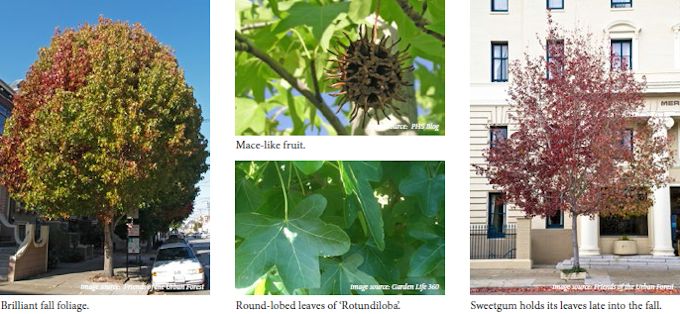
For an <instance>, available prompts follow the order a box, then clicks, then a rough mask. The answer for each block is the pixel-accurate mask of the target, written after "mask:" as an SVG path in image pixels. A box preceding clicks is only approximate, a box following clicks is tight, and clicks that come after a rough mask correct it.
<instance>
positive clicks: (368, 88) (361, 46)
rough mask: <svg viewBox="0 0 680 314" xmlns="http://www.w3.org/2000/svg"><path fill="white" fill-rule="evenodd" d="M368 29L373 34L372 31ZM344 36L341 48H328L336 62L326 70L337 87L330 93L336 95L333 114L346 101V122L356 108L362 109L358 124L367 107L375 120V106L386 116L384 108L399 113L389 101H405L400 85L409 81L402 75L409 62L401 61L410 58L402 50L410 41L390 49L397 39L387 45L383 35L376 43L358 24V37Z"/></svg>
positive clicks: (355, 111) (352, 118) (364, 123)
mask: <svg viewBox="0 0 680 314" xmlns="http://www.w3.org/2000/svg"><path fill="white" fill-rule="evenodd" d="M372 33H374V34H375V31H373V32H372ZM374 36H375V35H374ZM345 37H347V39H348V40H349V45H345V44H343V43H342V42H340V43H339V44H340V46H342V48H344V49H345V51H337V52H333V51H330V53H332V54H333V55H335V56H336V58H337V59H335V60H332V61H334V62H336V66H334V67H333V68H332V69H331V70H330V71H329V73H328V75H329V77H330V78H332V79H335V80H336V82H335V83H334V84H332V85H331V87H333V88H340V90H339V91H338V92H336V93H331V94H330V95H332V96H340V98H339V108H338V110H337V112H336V114H337V113H338V112H340V110H342V107H343V106H344V104H345V103H346V102H348V101H349V102H350V103H351V104H352V111H351V113H350V122H352V121H353V120H354V119H355V118H356V117H357V115H358V113H359V108H361V109H363V110H362V112H363V117H362V127H365V126H366V115H367V114H368V112H369V109H373V117H375V120H376V121H378V124H380V119H379V118H378V110H380V111H381V112H382V113H383V115H384V116H385V117H386V118H387V119H388V120H389V119H390V117H389V116H388V115H387V113H386V112H385V109H391V110H392V111H394V112H396V113H399V108H397V107H396V106H394V105H393V102H394V101H395V100H397V101H405V99H404V98H403V96H402V95H401V94H400V90H401V88H402V86H412V85H413V84H411V83H410V82H409V81H408V80H406V79H405V78H404V74H405V73H406V71H413V66H411V65H406V66H402V63H403V62H404V61H406V60H409V59H410V57H409V56H408V54H407V53H406V51H407V50H408V48H409V47H410V45H409V46H407V47H406V48H405V49H404V50H401V51H396V52H393V48H394V47H395V46H396V45H397V44H398V43H399V40H397V41H395V42H393V43H391V44H389V45H388V44H387V42H388V41H390V40H389V39H390V37H389V36H385V35H383V36H382V38H380V40H378V41H377V43H376V42H375V40H373V39H371V38H370V34H368V32H367V31H366V27H363V28H362V27H360V28H359V39H357V40H355V41H352V40H351V39H350V38H349V35H347V33H345Z"/></svg>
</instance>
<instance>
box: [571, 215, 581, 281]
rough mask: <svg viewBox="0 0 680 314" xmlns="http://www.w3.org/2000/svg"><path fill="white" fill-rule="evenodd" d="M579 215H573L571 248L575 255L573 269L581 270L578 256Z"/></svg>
mask: <svg viewBox="0 0 680 314" xmlns="http://www.w3.org/2000/svg"><path fill="white" fill-rule="evenodd" d="M577 218H578V215H577V214H575V213H573V212H572V213H571V246H572V248H573V250H574V251H573V254H574V266H573V268H581V262H580V259H579V255H578V227H577V226H578V219H577Z"/></svg>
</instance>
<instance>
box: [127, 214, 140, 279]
mask: <svg viewBox="0 0 680 314" xmlns="http://www.w3.org/2000/svg"><path fill="white" fill-rule="evenodd" d="M138 219H139V209H134V210H130V211H129V212H128V217H127V241H126V242H127V243H126V244H127V250H126V254H125V276H126V277H127V278H130V271H129V268H130V254H137V264H138V265H137V266H138V267H139V269H140V270H141V265H139V257H140V254H141V252H142V250H141V247H140V244H139V223H138V222H137V221H136V220H138ZM135 222H137V223H135Z"/></svg>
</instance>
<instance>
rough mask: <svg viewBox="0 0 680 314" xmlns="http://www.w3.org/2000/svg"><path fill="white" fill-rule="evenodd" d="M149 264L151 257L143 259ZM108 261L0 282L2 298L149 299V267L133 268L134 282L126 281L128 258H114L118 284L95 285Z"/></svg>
mask: <svg viewBox="0 0 680 314" xmlns="http://www.w3.org/2000/svg"><path fill="white" fill-rule="evenodd" d="M142 260H143V261H146V262H147V263H148V260H149V258H148V256H145V255H142ZM103 265H104V257H103V256H98V257H95V258H93V259H90V260H87V261H83V262H79V263H60V264H59V265H58V266H57V268H56V269H52V270H50V271H48V272H47V273H44V274H41V275H37V276H34V277H32V278H30V279H24V280H20V281H16V282H14V283H9V282H7V281H5V282H0V294H65V295H79V294H88V295H109V294H112V295H146V294H148V293H149V290H150V289H151V285H150V284H149V283H148V282H147V280H148V278H149V275H148V272H149V269H148V266H142V267H141V272H140V268H139V267H136V266H133V267H130V268H129V272H130V279H129V280H127V281H125V280H124V279H123V278H125V254H124V253H117V254H116V255H115V256H114V266H115V268H114V274H115V275H116V276H118V278H120V279H118V280H109V281H107V282H95V281H93V278H95V277H96V276H97V275H98V274H100V273H101V272H102V269H103Z"/></svg>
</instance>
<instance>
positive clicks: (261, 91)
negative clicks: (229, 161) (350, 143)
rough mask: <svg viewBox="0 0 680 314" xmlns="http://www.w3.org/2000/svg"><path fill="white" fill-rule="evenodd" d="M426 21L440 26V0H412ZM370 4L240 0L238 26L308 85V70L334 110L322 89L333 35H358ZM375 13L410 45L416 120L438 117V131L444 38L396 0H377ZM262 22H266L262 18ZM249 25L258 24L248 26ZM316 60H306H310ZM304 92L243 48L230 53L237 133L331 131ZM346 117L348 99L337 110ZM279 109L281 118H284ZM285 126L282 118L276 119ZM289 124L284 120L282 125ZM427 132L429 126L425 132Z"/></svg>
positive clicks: (335, 39) (341, 37)
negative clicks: (423, 27)
mask: <svg viewBox="0 0 680 314" xmlns="http://www.w3.org/2000/svg"><path fill="white" fill-rule="evenodd" d="M425 2H426V5H427V8H426V10H425V11H424V13H423V17H424V18H425V19H427V20H428V21H429V22H430V23H429V24H428V25H427V26H426V28H428V29H430V30H432V31H435V32H437V33H439V34H444V24H445V17H444V0H426V1H422V0H410V1H409V3H410V4H411V6H412V7H413V9H414V10H415V11H417V12H418V13H421V10H422V8H423V5H424V4H425ZM375 9H376V1H373V0H355V1H331V0H318V1H301V0H292V1H278V0H263V1H248V0H238V1H237V4H236V10H237V30H242V31H241V34H242V35H243V36H245V37H247V38H248V39H249V40H250V41H252V42H253V44H254V45H255V46H256V47H257V48H258V49H260V50H262V51H264V52H265V53H267V54H268V55H270V56H272V57H273V58H275V59H276V60H277V61H278V62H279V63H280V64H281V65H282V66H283V67H284V68H285V69H286V70H287V71H288V72H290V73H291V74H293V76H294V77H295V78H297V79H299V80H300V81H302V82H303V83H304V84H305V85H307V86H308V87H309V89H310V90H313V88H312V86H313V79H312V71H311V70H310V66H312V65H313V66H315V67H316V68H315V70H316V71H315V73H316V76H317V77H316V79H317V80H319V87H320V92H321V93H322V94H323V95H324V96H325V97H324V99H326V103H328V104H329V105H330V106H331V109H332V110H333V112H335V110H336V108H337V105H339V104H332V102H333V99H332V98H331V97H327V96H326V95H327V93H328V92H333V91H335V89H334V88H331V87H330V86H329V85H330V83H331V82H330V81H328V80H325V79H324V76H325V75H324V72H325V71H326V69H329V68H330V67H331V62H330V61H329V59H331V58H332V57H333V56H332V55H331V54H330V53H328V50H329V49H331V50H337V48H338V47H339V45H338V42H339V41H342V42H344V43H345V44H347V43H348V41H347V39H346V38H345V36H344V35H343V33H347V34H348V35H349V37H350V38H352V39H356V38H358V30H357V28H358V25H362V24H365V23H366V22H365V18H366V17H367V16H368V15H371V14H372V13H373V12H374V11H375ZM380 16H381V17H382V18H383V19H384V20H386V21H387V22H390V23H392V22H393V23H394V24H396V26H397V28H398V32H399V36H400V38H401V42H400V44H399V48H400V49H404V48H406V47H407V45H409V44H410V45H411V46H410V49H409V53H410V55H411V56H412V57H414V59H413V65H414V66H415V68H416V70H415V71H414V76H415V87H414V88H415V89H416V90H415V92H416V101H417V103H418V122H419V123H435V124H439V126H440V129H439V132H436V133H431V131H427V130H425V131H421V134H441V135H443V134H444V131H443V130H444V45H443V43H442V42H440V41H438V40H437V39H435V38H434V37H433V36H431V35H429V34H427V33H425V32H423V31H422V30H421V29H419V28H418V27H417V26H416V25H415V24H414V22H413V21H412V20H411V19H410V18H409V17H408V16H407V15H406V14H405V13H404V12H403V11H402V9H401V8H400V7H399V5H398V4H397V2H396V1H395V0H381V1H380ZM262 25H266V26H262ZM252 26H261V27H256V28H251V27H252ZM312 60H314V62H313V63H312V62H311V61H312ZM319 115H320V114H318V113H317V109H316V107H314V106H313V105H312V104H311V103H310V102H309V101H308V100H307V99H306V98H305V97H304V96H302V95H300V94H299V93H297V92H294V91H293V90H292V89H291V87H290V85H289V84H288V83H287V82H285V81H284V80H283V79H281V78H280V77H279V76H278V74H277V73H275V72H274V71H273V70H272V69H271V68H270V67H269V66H268V65H266V64H265V63H263V62H262V61H260V60H259V59H257V58H255V57H253V56H252V55H250V54H248V53H245V52H237V53H236V120H235V121H236V134H238V135H304V134H320V133H328V134H336V132H335V130H334V129H333V128H332V127H331V126H330V125H329V124H328V123H327V122H326V121H325V120H324V119H322V118H321V117H320V116H319ZM339 115H340V116H341V119H340V120H341V121H342V122H343V125H348V123H347V120H348V119H347V116H348V115H349V106H345V107H344V108H343V112H341V113H339ZM284 117H285V118H284ZM284 119H285V120H289V121H290V123H288V121H286V122H285V124H286V126H283V125H282V121H284ZM287 124H290V127H288V125H287ZM428 132H430V133H428Z"/></svg>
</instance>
